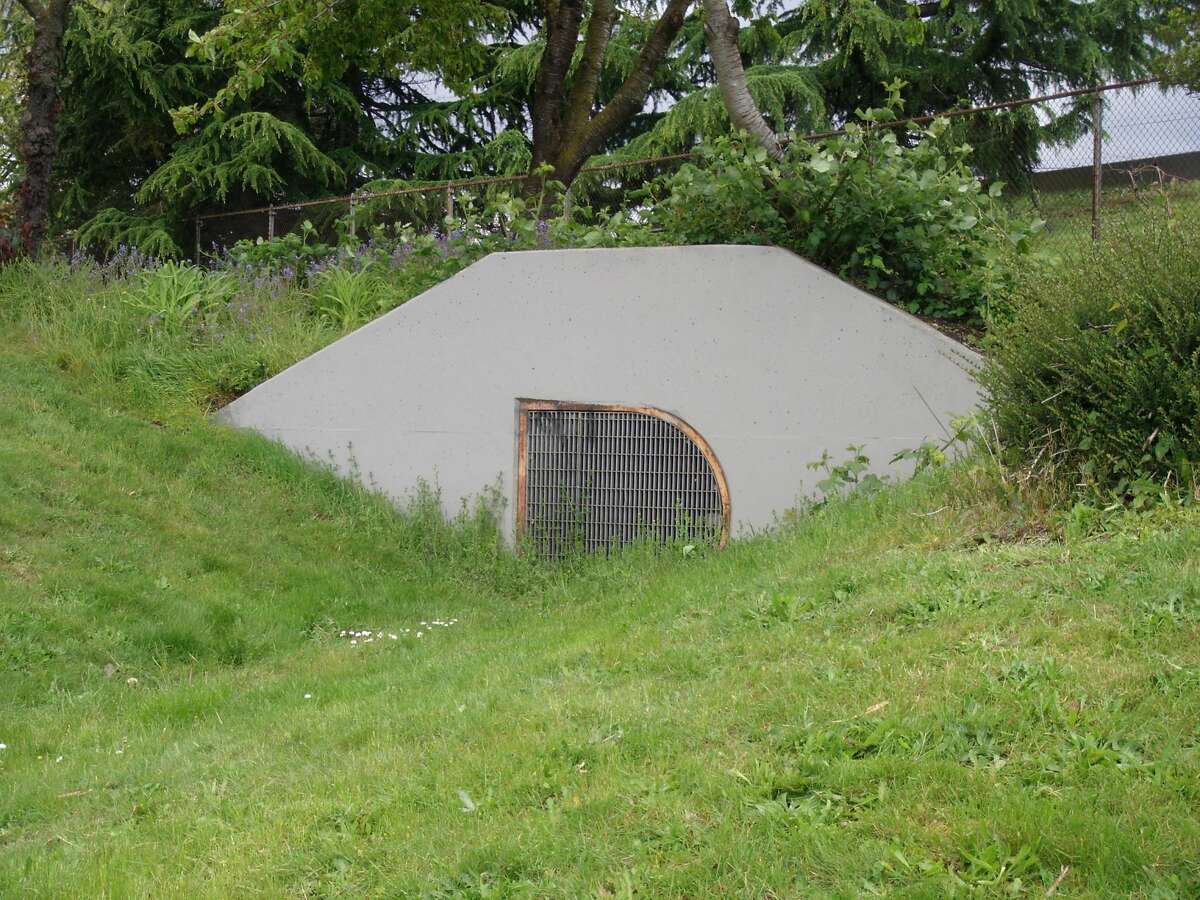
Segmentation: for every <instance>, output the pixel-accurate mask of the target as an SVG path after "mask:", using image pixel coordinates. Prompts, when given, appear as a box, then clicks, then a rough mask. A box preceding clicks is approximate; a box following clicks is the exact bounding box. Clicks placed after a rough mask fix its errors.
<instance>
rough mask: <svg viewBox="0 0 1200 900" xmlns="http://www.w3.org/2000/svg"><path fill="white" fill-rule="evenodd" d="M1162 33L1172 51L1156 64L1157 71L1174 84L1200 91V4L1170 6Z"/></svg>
mask: <svg viewBox="0 0 1200 900" xmlns="http://www.w3.org/2000/svg"><path fill="white" fill-rule="evenodd" d="M1162 37H1163V40H1164V42H1165V43H1166V45H1167V47H1168V48H1169V50H1170V52H1169V53H1168V54H1167V55H1166V56H1164V57H1163V59H1162V61H1161V63H1160V64H1159V65H1158V66H1156V70H1157V72H1158V74H1159V75H1160V76H1161V77H1162V78H1163V79H1164V80H1165V81H1168V82H1170V83H1171V84H1178V85H1183V86H1184V87H1186V88H1187V89H1188V90H1191V91H1195V92H1200V4H1197V3H1191V4H1189V5H1188V7H1187V8H1183V7H1181V8H1178V9H1173V10H1171V12H1170V14H1169V16H1168V18H1167V22H1166V24H1165V26H1164V27H1163V30H1162Z"/></svg>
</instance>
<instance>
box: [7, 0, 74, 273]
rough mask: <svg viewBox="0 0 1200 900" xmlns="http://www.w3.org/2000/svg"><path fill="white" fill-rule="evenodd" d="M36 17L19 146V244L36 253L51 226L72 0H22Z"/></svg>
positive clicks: (27, 9)
mask: <svg viewBox="0 0 1200 900" xmlns="http://www.w3.org/2000/svg"><path fill="white" fill-rule="evenodd" d="M20 2H21V5H22V6H23V7H24V8H25V10H26V11H27V12H28V13H29V14H30V16H32V18H33V29H34V30H33V46H31V47H30V49H29V54H28V56H27V57H26V59H25V78H26V85H25V109H24V110H23V111H22V114H21V136H20V145H19V147H18V151H19V153H20V155H21V162H22V164H23V166H24V169H25V173H24V179H23V180H22V182H21V186H20V188H19V189H18V191H17V222H18V224H19V226H20V229H21V245H22V248H23V249H24V251H25V252H26V253H27V254H29V255H33V254H35V253H37V252H38V250H39V249H40V248H41V245H42V242H43V241H44V240H45V239H46V235H47V232H48V231H49V228H50V195H51V181H50V174H51V169H52V168H53V166H54V154H55V151H56V150H57V148H58V128H57V126H58V114H59V110H60V109H61V103H60V100H59V94H58V92H59V81H60V79H61V75H62V63H63V35H64V34H65V33H66V30H67V17H68V14H69V13H70V10H71V0H44V2H43V4H42V5H40V6H39V5H37V4H36V3H35V0H20Z"/></svg>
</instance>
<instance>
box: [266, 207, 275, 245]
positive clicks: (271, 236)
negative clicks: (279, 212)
mask: <svg viewBox="0 0 1200 900" xmlns="http://www.w3.org/2000/svg"><path fill="white" fill-rule="evenodd" d="M267 240H268V241H273V240H275V207H273V206H272V207H270V209H269V210H268V212H267Z"/></svg>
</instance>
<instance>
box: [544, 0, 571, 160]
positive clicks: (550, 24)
mask: <svg viewBox="0 0 1200 900" xmlns="http://www.w3.org/2000/svg"><path fill="white" fill-rule="evenodd" d="M583 5H584V0H546V5H545V9H546V49H545V50H543V51H542V58H541V60H540V61H539V62H538V70H537V76H536V77H535V79H534V88H533V109H532V113H533V115H532V119H533V145H534V147H535V148H537V149H538V150H539V152H541V151H550V152H553V148H554V147H556V146H557V144H558V140H559V136H560V134H561V133H562V98H563V85H564V84H565V83H566V79H567V72H568V71H570V68H571V58H572V57H573V56H574V55H575V45H576V44H577V43H579V23H580V22H581V21H582V20H583ZM539 162H542V160H540V159H535V160H534V164H535V165H536V164H537V163H539Z"/></svg>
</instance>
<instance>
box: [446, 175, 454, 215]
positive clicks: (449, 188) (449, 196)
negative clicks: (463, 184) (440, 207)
mask: <svg viewBox="0 0 1200 900" xmlns="http://www.w3.org/2000/svg"><path fill="white" fill-rule="evenodd" d="M446 218H447V219H453V218H454V185H452V184H447V185H446Z"/></svg>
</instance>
